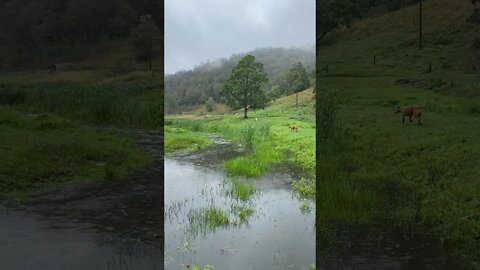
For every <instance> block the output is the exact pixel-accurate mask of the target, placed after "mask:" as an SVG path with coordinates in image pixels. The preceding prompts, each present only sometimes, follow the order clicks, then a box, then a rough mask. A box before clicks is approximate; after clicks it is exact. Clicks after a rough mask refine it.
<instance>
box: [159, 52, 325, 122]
mask: <svg viewBox="0 0 480 270" xmlns="http://www.w3.org/2000/svg"><path fill="white" fill-rule="evenodd" d="M247 55H251V56H253V57H254V58H255V61H256V62H259V63H261V64H262V70H263V71H264V72H265V74H266V77H267V78H268V80H266V81H265V82H264V84H262V86H261V95H256V97H255V101H256V102H255V103H256V105H257V107H261V106H262V105H265V104H266V102H268V101H269V100H274V99H276V98H278V97H280V96H282V95H289V94H293V93H295V92H297V91H298V89H300V88H303V89H301V90H304V89H305V88H307V87H308V86H306V83H305V80H307V81H308V84H309V85H313V84H314V81H315V51H314V48H313V47H312V48H311V49H310V50H304V49H298V48H289V49H287V48H262V49H256V50H253V51H251V52H248V53H246V54H236V55H232V56H231V57H230V58H228V59H226V58H222V59H219V60H217V61H214V62H207V63H203V64H201V65H200V66H197V67H195V68H194V69H192V70H188V71H185V70H182V71H179V72H176V73H175V74H170V75H166V76H165V111H166V113H176V112H181V111H184V110H189V109H191V108H192V107H195V106H197V105H204V104H206V102H207V101H208V100H209V99H210V98H212V99H213V101H214V102H215V103H225V104H226V103H230V105H232V107H235V108H240V107H243V105H244V104H237V105H242V106H235V102H234V100H228V99H227V96H225V95H222V89H223V87H224V83H225V82H226V81H227V80H228V78H229V77H230V76H231V74H232V71H233V69H234V67H235V66H237V65H238V64H239V62H240V60H241V59H242V58H244V57H245V56H247ZM250 60H251V59H250ZM297 73H298V74H297ZM305 86H306V87H305ZM257 93H260V92H258V91H257ZM211 102H212V101H208V102H207V103H211ZM209 107H210V106H209Z"/></svg>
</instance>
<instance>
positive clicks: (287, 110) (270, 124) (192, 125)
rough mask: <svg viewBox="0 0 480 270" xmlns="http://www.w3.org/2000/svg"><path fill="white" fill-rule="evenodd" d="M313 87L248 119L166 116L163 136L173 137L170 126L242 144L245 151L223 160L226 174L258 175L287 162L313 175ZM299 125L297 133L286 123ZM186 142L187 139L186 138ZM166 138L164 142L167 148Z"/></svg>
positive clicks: (208, 116) (250, 115) (226, 116)
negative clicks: (235, 156)
mask: <svg viewBox="0 0 480 270" xmlns="http://www.w3.org/2000/svg"><path fill="white" fill-rule="evenodd" d="M313 101H314V100H313V90H312V89H308V90H305V91H304V92H302V93H301V94H300V96H299V104H298V107H296V105H295V97H294V96H290V97H284V98H281V99H279V100H277V101H275V102H274V103H273V104H272V105H271V106H269V107H267V108H266V109H264V110H257V111H252V112H250V114H249V118H248V119H241V118H240V117H239V116H238V115H232V114H229V115H204V116H200V115H193V114H190V115H188V114H187V115H185V114H184V115H181V116H178V115H177V116H175V115H173V116H167V117H166V120H165V121H166V122H165V125H166V129H165V132H166V133H165V137H166V138H168V137H173V136H174V135H173V134H172V128H171V127H181V128H183V129H184V130H189V131H191V132H209V133H218V134H221V135H223V136H224V137H226V138H228V139H231V140H233V141H236V142H239V143H241V144H242V146H243V148H244V150H245V154H244V155H242V156H240V157H237V158H235V159H232V160H228V161H226V162H225V163H224V165H225V168H226V170H227V172H228V173H230V174H232V175H243V176H248V177H258V176H261V175H263V174H264V173H266V172H267V171H268V170H269V168H271V165H273V164H278V163H281V162H288V163H289V164H290V165H291V166H294V167H295V168H297V169H301V170H303V171H305V172H307V173H308V174H309V175H310V176H313V174H314V173H313V172H314V169H315V115H314V107H313V104H314V102H313ZM291 124H298V125H299V126H300V128H299V131H298V132H294V131H291V130H290V129H289V128H288V126H289V125H291ZM185 142H186V143H188V139H185ZM169 144H170V143H169V140H167V141H166V142H165V145H166V148H167V149H168V148H174V146H171V145H170V146H169Z"/></svg>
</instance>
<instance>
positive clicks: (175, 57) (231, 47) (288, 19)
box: [165, 0, 315, 74]
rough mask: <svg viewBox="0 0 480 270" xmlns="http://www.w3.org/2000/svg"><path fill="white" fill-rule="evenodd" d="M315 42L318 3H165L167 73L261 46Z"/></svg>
mask: <svg viewBox="0 0 480 270" xmlns="http://www.w3.org/2000/svg"><path fill="white" fill-rule="evenodd" d="M313 44H315V1H314V0H166V2H165V73H166V74H172V73H175V72H177V71H179V70H188V69H192V68H193V67H194V66H195V65H199V64H200V62H206V61H207V60H210V61H214V60H216V59H218V58H220V57H225V58H228V57H229V56H231V55H232V54H233V53H243V52H247V51H250V50H253V49H255V48H262V47H291V46H305V45H313Z"/></svg>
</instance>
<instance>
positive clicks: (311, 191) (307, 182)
mask: <svg viewBox="0 0 480 270" xmlns="http://www.w3.org/2000/svg"><path fill="white" fill-rule="evenodd" d="M292 188H293V191H295V192H296V193H297V194H298V195H299V196H300V197H302V198H306V199H313V198H315V180H312V179H308V178H303V177H302V179H300V180H295V181H293V183H292Z"/></svg>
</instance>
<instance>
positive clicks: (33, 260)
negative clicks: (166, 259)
mask: <svg viewBox="0 0 480 270" xmlns="http://www.w3.org/2000/svg"><path fill="white" fill-rule="evenodd" d="M126 132H128V133H132V132H133V135H134V136H135V137H136V138H137V140H138V143H139V145H140V146H141V147H143V148H144V149H145V150H146V151H148V152H149V153H150V154H151V155H152V156H153V157H154V164H153V165H152V166H151V167H150V168H146V169H144V170H142V171H139V172H137V173H134V174H133V175H131V176H130V177H129V179H126V180H125V181H113V182H106V183H104V184H97V183H85V184H82V185H75V186H67V187H62V188H58V189H54V190H46V191H40V192H37V193H36V194H32V195H31V196H29V198H27V202H25V203H23V204H20V205H14V206H12V205H10V206H9V207H6V206H0V269H9V270H10V269H11V270H16V269H22V270H23V269H38V270H65V269H70V270H77V269H78V270H83V269H99V270H103V269H105V270H114V269H115V270H122V269H125V270H126V269H129V270H136V269H142V270H143V269H145V270H155V269H162V266H163V254H164V251H163V245H162V243H163V231H162V223H161V220H162V219H161V212H162V203H161V196H160V195H161V192H162V189H163V183H162V182H161V173H162V172H163V161H162V148H161V144H162V141H163V136H162V134H161V133H160V132H157V131H141V130H128V131H126Z"/></svg>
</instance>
